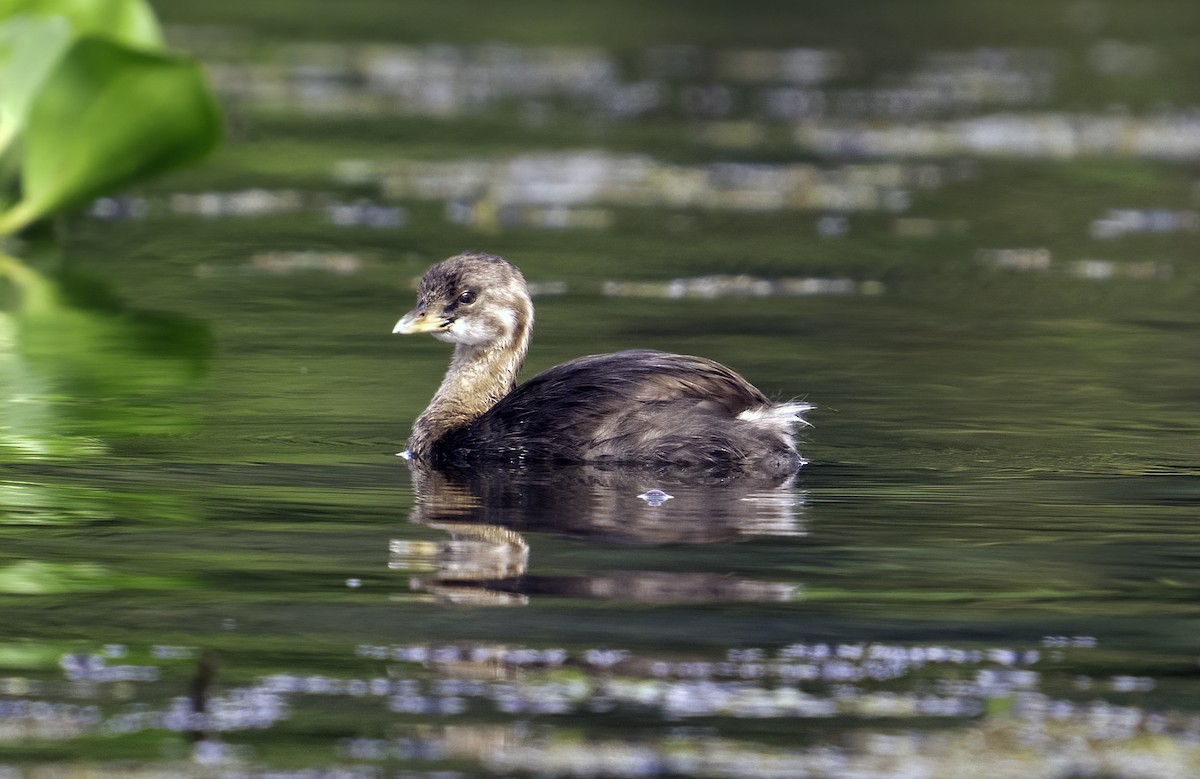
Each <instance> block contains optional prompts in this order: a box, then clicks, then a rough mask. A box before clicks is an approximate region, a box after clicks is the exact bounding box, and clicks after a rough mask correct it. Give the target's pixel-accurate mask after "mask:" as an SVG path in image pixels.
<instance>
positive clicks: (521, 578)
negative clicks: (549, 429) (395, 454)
mask: <svg viewBox="0 0 1200 779" xmlns="http://www.w3.org/2000/svg"><path fill="white" fill-rule="evenodd" d="M410 467H411V468H412V470H413V484H414V489H415V491H416V501H417V502H416V506H415V508H414V510H413V513H412V515H411V516H410V517H409V519H410V521H412V522H414V523H418V524H421V525H425V526H427V527H431V528H436V529H438V530H441V531H444V532H446V533H448V534H449V536H450V537H449V539H447V540H444V541H441V542H430V541H409V540H405V539H402V538H400V539H393V540H392V542H391V547H390V548H391V552H392V561H391V563H390V565H389V567H391V568H393V569H397V570H408V571H422V570H426V571H431V573H430V574H426V575H421V576H417V577H414V578H413V579H412V580H411V585H410V586H411V587H412V588H413V589H414V590H418V591H422V592H427V593H429V594H430V595H432V596H433V597H434V598H435V599H436V600H439V601H443V602H449V603H460V604H461V603H470V604H472V605H488V604H493V605H525V604H526V603H528V599H529V597H531V596H534V597H555V596H557V597H566V598H602V599H612V600H617V601H620V602H624V603H641V602H647V603H667V602H689V601H690V602H701V603H710V602H722V601H755V600H766V601H772V600H777V601H786V600H790V599H791V598H793V597H797V591H798V589H799V588H798V586H796V585H794V584H789V583H784V582H761V581H750V580H746V579H742V578H738V577H733V576H729V575H728V574H724V573H720V574H717V573H709V572H682V571H671V572H668V571H603V572H582V575H579V574H576V575H570V576H562V575H559V576H546V575H528V561H529V556H530V546H529V544H528V543H527V542H526V540H525V539H524V537H523V536H522V535H521V532H522V531H532V532H538V531H541V532H547V531H548V532H553V533H556V534H566V535H570V536H575V537H582V538H594V539H602V540H603V541H604V543H606V544H613V543H629V544H717V543H728V542H731V541H737V540H740V539H745V538H752V537H757V536H799V535H803V534H804V532H805V531H804V530H803V525H802V512H803V501H804V498H803V493H802V492H801V491H799V490H798V489H797V488H796V487H795V486H794V484H793V478H792V477H789V478H780V479H770V480H768V479H763V478H753V477H746V476H744V475H739V476H731V475H728V474H719V473H714V474H707V475H706V474H695V473H687V472H674V473H671V472H655V471H650V470H636V469H620V468H601V467H596V466H576V467H569V466H563V467H556V468H553V469H551V470H545V469H541V468H538V469H533V468H486V469H478V470H466V469H464V470H462V471H457V472H450V471H442V470H432V469H426V468H423V467H419V466H416V465H415V464H412V463H410ZM663 488H666V489H665V490H664V489H663ZM668 490H669V493H668V492H667V491H668ZM649 491H658V492H661V493H663V494H664V495H665V494H669V495H670V499H669V500H667V499H665V498H664V499H659V500H646V499H645V498H644V497H643V496H644V495H646V493H647V492H649ZM535 552H536V550H535Z"/></svg>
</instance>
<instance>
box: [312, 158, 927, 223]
mask: <svg viewBox="0 0 1200 779" xmlns="http://www.w3.org/2000/svg"><path fill="white" fill-rule="evenodd" d="M334 179H335V180H336V181H339V182H342V183H344V184H347V185H349V184H351V183H358V184H361V183H362V182H363V181H364V180H367V181H374V182H378V185H379V187H380V189H381V191H382V192H383V193H384V194H385V195H386V196H388V197H392V198H398V199H400V198H415V199H417V200H440V201H446V202H455V203H476V202H479V203H484V202H486V203H489V204H490V207H493V208H497V209H498V208H503V207H505V206H529V205H541V206H547V207H555V208H566V207H577V206H583V205H607V206H624V207H635V208H647V207H663V208H696V209H704V210H734V211H779V210H836V211H874V210H880V209H886V210H892V211H895V210H904V208H906V207H907V199H906V197H905V195H904V193H905V192H906V191H908V190H911V189H919V190H932V189H937V188H940V187H942V186H943V185H944V183H945V182H946V180H947V174H946V172H944V171H943V169H942V168H941V167H940V166H938V165H934V164H930V163H919V164H914V163H893V162H889V163H860V164H854V165H840V166H826V165H816V164H812V163H792V164H768V163H742V162H720V163H712V164H706V165H684V164H674V163H666V162H662V161H659V160H656V159H654V158H652V157H649V156H646V155H642V154H616V153H612V152H607V151H575V152H540V153H526V154H518V155H515V156H512V157H507V158H497V159H457V160H395V161H392V162H379V163H373V164H372V163H367V162H365V161H363V160H347V161H344V162H342V163H339V165H338V166H337V168H335V170H334ZM534 213H538V212H534ZM551 213H557V212H551ZM561 213H565V214H567V215H569V214H570V213H571V212H570V211H565V212H561Z"/></svg>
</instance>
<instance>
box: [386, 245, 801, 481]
mask: <svg viewBox="0 0 1200 779" xmlns="http://www.w3.org/2000/svg"><path fill="white" fill-rule="evenodd" d="M532 329H533V303H532V302H531V301H530V299H529V290H528V288H527V287H526V285H525V279H524V277H523V276H522V275H521V272H520V271H519V270H517V268H516V267H515V266H513V265H511V264H510V263H509V262H508V261H506V260H504V259H502V258H500V257H496V256H493V255H490V254H474V253H472V254H461V255H458V256H457V257H451V258H450V259H447V260H444V261H442V262H440V263H438V264H437V265H434V266H433V267H431V268H430V269H429V270H428V271H426V272H425V275H424V276H423V277H422V278H421V283H420V285H419V286H418V289H417V307H416V308H414V309H413V310H412V311H410V312H408V313H407V314H405V315H404V317H403V318H401V319H400V321H399V322H397V323H396V326H395V328H393V330H392V332H393V333H402V334H409V333H430V334H432V335H433V337H434V338H437V339H438V340H440V341H445V342H447V343H452V344H455V347H454V356H453V358H452V359H451V361H450V368H449V370H447V372H446V376H445V378H444V379H443V380H442V384H441V386H440V387H439V388H438V390H437V392H436V393H435V394H434V396H433V400H431V401H430V403H429V407H428V408H426V409H425V411H424V412H423V413H422V414H421V416H420V417H418V418H417V421H416V423H415V424H414V425H413V429H412V436H411V437H410V438H409V440H408V456H409V457H410V458H412V459H413V460H415V461H417V462H420V463H428V464H432V465H435V466H436V465H438V464H454V463H457V464H462V463H470V462H481V461H489V460H490V461H507V462H514V461H526V460H540V461H560V462H588V463H614V464H615V463H628V464H639V465H655V466H681V467H693V466H701V467H710V468H712V467H716V468H729V469H735V470H743V471H747V472H760V473H761V472H767V473H791V472H793V471H795V470H796V469H797V468H799V467H800V465H801V464H803V462H804V461H803V460H802V459H801V458H800V456H799V455H798V454H797V453H796V447H795V444H794V443H793V440H792V438H793V435H794V432H795V429H796V427H797V426H798V425H806V424H807V423H806V422H805V421H804V419H803V414H804V412H806V411H808V410H809V409H811V408H812V406H810V405H809V404H808V403H801V402H791V403H772V402H771V400H770V399H769V398H767V396H766V395H764V394H763V393H762V392H760V391H759V390H758V389H757V388H755V387H754V385H752V384H750V383H749V382H748V381H746V380H745V379H743V378H742V377H741V376H739V375H738V374H736V373H734V372H733V371H731V370H730V369H728V368H726V367H725V366H723V365H720V364H718V363H715V362H713V361H712V360H706V359H704V358H701V357H689V356H685V355H680V354H668V353H665V352H657V351H651V350H648V349H635V350H630V351H624V352H617V353H615V354H602V355H593V356H590V357H580V358H578V359H575V360H571V361H570V362H566V363H563V364H562V365H558V366H556V367H554V368H551V369H549V370H547V371H545V372H543V373H539V374H538V375H537V376H534V377H533V378H532V379H530V380H529V381H527V382H525V383H524V384H522V385H520V386H517V384H516V381H515V378H516V375H517V371H518V370H520V368H521V364H522V363H523V362H524V360H525V353H526V351H527V350H528V348H529V338H530V334H531V332H532Z"/></svg>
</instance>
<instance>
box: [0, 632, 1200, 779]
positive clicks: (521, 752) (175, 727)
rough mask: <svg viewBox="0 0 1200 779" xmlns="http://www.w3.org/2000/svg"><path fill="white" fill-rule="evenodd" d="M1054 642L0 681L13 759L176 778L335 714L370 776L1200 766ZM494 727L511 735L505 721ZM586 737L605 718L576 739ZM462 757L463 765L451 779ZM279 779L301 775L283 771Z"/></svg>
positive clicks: (530, 654)
mask: <svg viewBox="0 0 1200 779" xmlns="http://www.w3.org/2000/svg"><path fill="white" fill-rule="evenodd" d="M1044 644H1045V645H1044V647H1043V649H1044V650H1045V651H1042V650H1039V649H1034V648H1022V647H991V648H971V647H956V646H952V645H946V644H903V643H884V642H863V643H824V642H797V643H793V644H788V645H785V646H782V647H779V648H776V649H773V650H768V649H763V648H754V647H746V648H731V649H729V650H727V651H726V652H725V653H724V654H723V655H717V656H711V655H710V656H704V655H691V656H689V655H679V654H675V655H672V654H665V653H662V652H653V653H646V654H643V653H640V652H637V651H633V650H629V649H621V648H613V647H591V648H586V647H580V648H567V647H544V648H539V647H531V646H521V645H509V644H491V643H486V642H481V643H463V644H457V643H446V644H399V645H379V644H361V645H359V646H357V647H356V648H355V649H354V650H353V654H354V659H355V661H356V663H357V664H358V666H359V667H362V666H363V664H366V666H367V668H370V669H372V670H369V671H368V672H367V673H366V674H360V675H347V676H335V675H329V674H326V673H312V672H304V671H296V672H289V671H286V670H280V671H276V672H272V673H267V674H263V675H259V676H257V677H254V678H252V679H249V680H247V681H246V682H244V683H239V684H233V685H224V686H216V687H214V688H213V689H211V690H207V689H206V690H205V691H204V697H203V698H202V699H201V698H197V697H196V696H197V693H196V692H193V693H192V694H191V695H183V694H172V693H170V692H169V687H164V684H163V683H164V681H170V680H172V679H174V680H176V681H178V682H180V683H182V682H183V678H181V672H186V669H187V667H189V666H191V665H193V664H196V663H197V662H199V669H200V670H199V672H198V676H197V679H210V680H211V679H212V678H215V674H216V673H217V670H216V667H215V665H214V661H212V660H211V657H210V656H209V655H207V654H205V653H201V652H199V651H198V650H196V649H195V648H192V647H178V646H163V647H157V646H156V647H151V648H150V650H149V651H140V652H138V653H137V654H138V655H139V656H143V657H146V658H147V659H148V661H149V662H148V663H146V664H142V665H138V664H127V665H111V664H110V661H111V660H112V659H114V658H124V657H125V656H126V655H127V653H128V651H127V649H126V648H125V647H122V646H109V647H105V648H104V649H102V650H99V651H93V652H74V653H69V654H66V655H63V656H62V658H61V661H60V663H59V665H60V668H61V669H62V673H63V678H62V679H61V680H55V679H53V678H44V679H41V678H28V677H22V676H8V677H3V678H0V692H3V694H4V695H5V696H6V697H5V699H4V701H3V702H2V703H0V744H9V745H34V744H39V743H45V742H53V741H68V740H74V739H83V738H101V739H113V738H117V737H127V736H130V735H133V734H136V733H143V732H154V731H160V732H162V733H164V734H171V733H175V734H179V735H181V736H182V735H185V734H190V735H191V737H192V740H193V746H192V752H193V764H192V765H193V766H195V768H191V769H189V768H188V767H187V766H186V764H181V763H178V762H172V763H171V765H172V766H173V767H174V769H175V771H176V773H180V774H181V775H188V776H190V775H193V774H194V773H195V772H197V771H199V770H200V767H201V766H204V765H209V764H213V763H216V764H224V765H229V766H234V765H236V766H237V768H238V770H239V772H242V773H243V774H244V775H258V773H262V772H265V771H267V770H269V769H270V767H271V763H270V762H260V761H261V760H262V759H263V756H262V755H260V754H259V745H262V746H266V745H267V744H268V743H269V742H263V741H262V740H261V739H258V738H256V737H255V736H254V733H255V732H267V731H271V730H273V729H277V728H280V727H285V726H286V725H285V723H287V722H289V721H291V720H300V719H303V720H304V721H305V722H307V723H309V727H312V726H313V724H314V723H315V722H319V721H321V719H322V718H323V717H325V716H331V715H329V714H327V712H333V711H336V712H340V713H339V714H337V715H335V716H339V717H340V716H344V715H345V712H348V711H359V712H360V716H362V717H364V718H365V719H366V720H369V721H371V722H377V721H379V719H380V717H383V718H385V720H386V721H387V722H388V727H387V729H388V732H389V735H388V736H386V737H379V736H368V735H341V736H334V735H332V733H342V732H343V731H342V730H341V729H340V728H335V729H333V730H332V731H326V730H324V729H322V730H315V731H313V732H314V733H325V732H330V733H331V735H329V736H326V737H325V738H324V740H321V739H320V738H319V737H318V738H317V739H316V740H314V741H313V742H312V743H310V744H309V747H310V749H312V750H314V752H315V755H320V754H323V755H324V756H325V757H324V759H325V761H326V762H325V766H326V769H328V770H336V771H337V772H338V775H339V776H358V775H362V776H377V775H378V774H375V773H369V772H368V773H362V772H363V771H365V770H366V768H367V767H368V766H370V765H378V764H390V763H392V762H393V761H404V762H405V764H406V767H412V768H418V769H424V770H427V771H435V770H436V771H437V775H438V776H446V775H455V776H467V775H475V774H474V773H459V772H458V771H462V770H464V769H463V761H466V762H467V763H468V764H472V765H475V766H478V768H479V770H484V771H489V772H505V773H508V772H519V773H527V772H531V773H536V774H538V775H540V776H548V777H558V776H562V777H575V776H616V777H654V776H719V777H734V778H736V779H740V778H741V777H747V778H752V779H758V778H759V777H770V778H774V777H781V778H782V777H792V776H832V775H837V776H845V775H850V774H853V775H863V776H885V775H886V776H922V777H934V778H935V779H936V778H937V777H947V778H949V777H955V776H961V775H962V772H963V771H965V770H966V768H967V766H972V769H971V775H972V776H983V777H995V778H996V779H1003V778H1006V777H1011V776H1014V775H1020V776H1035V777H1047V778H1049V777H1061V776H1069V775H1082V774H1083V773H1087V772H1092V773H1095V772H1096V771H1102V772H1103V773H1104V775H1105V776H1112V777H1117V778H1124V777H1139V778H1140V777H1152V778H1156V777H1164V779H1165V778H1167V777H1170V778H1171V779H1174V778H1175V777H1178V776H1188V775H1193V774H1194V773H1195V771H1196V769H1197V768H1198V767H1200V717H1197V715H1196V714H1195V713H1194V712H1193V713H1186V712H1179V711H1170V710H1148V709H1145V708H1143V707H1142V706H1140V705H1139V704H1138V703H1137V702H1136V701H1137V699H1136V697H1132V698H1128V696H1136V694H1137V693H1138V692H1139V691H1144V690H1145V689H1148V687H1147V685H1148V684H1151V683H1152V682H1153V680H1152V679H1149V678H1148V677H1125V676H1116V677H1112V678H1110V679H1108V680H1107V681H1104V680H1096V681H1097V684H1096V685H1095V687H1094V688H1091V687H1089V690H1090V691H1091V692H1093V693H1096V694H1100V695H1104V696H1113V695H1115V696H1126V697H1127V698H1128V700H1127V701H1125V702H1120V703H1114V702H1111V701H1109V700H1107V699H1106V698H1090V699H1089V698H1087V697H1083V696H1081V694H1079V693H1078V692H1077V693H1075V694H1073V695H1072V696H1071V697H1069V698H1066V697H1060V696H1057V695H1055V694H1053V693H1050V692H1047V691H1046V689H1044V688H1047V687H1058V686H1061V684H1060V680H1059V677H1060V676H1061V671H1059V670H1058V668H1059V663H1061V660H1062V655H1063V653H1064V652H1071V653H1087V652H1093V651H1095V649H1096V648H1097V647H1096V643H1095V639H1093V638H1091V637H1062V636H1060V637H1047V641H1046V642H1044ZM1051 655H1052V656H1051ZM197 658H200V660H199V661H197ZM206 658H207V659H206ZM206 669H207V670H206ZM195 684H196V682H195V681H194V682H193V685H195ZM118 690H119V691H120V694H112V693H115V692H117V691H118ZM335 702H336V703H335ZM496 715H502V716H504V717H506V718H511V717H514V716H515V717H518V718H519V719H518V720H516V721H509V722H506V723H505V724H495V716H496ZM581 716H585V717H586V719H585V720H581V719H580V717H581ZM530 718H536V719H530ZM730 719H734V720H736V719H745V720H753V721H756V722H765V721H767V720H772V721H775V722H777V723H779V724H777V725H775V726H773V727H772V732H775V733H777V734H778V738H772V739H770V740H767V741H762V742H760V741H758V740H747V739H738V738H736V737H735V736H733V735H732V733H735V732H737V731H736V729H733V728H729V729H723V730H722V731H718V730H717V729H716V728H714V727H711V725H712V724H714V723H718V722H722V721H727V720H730ZM609 720H611V721H613V722H614V723H616V722H621V723H624V724H623V725H622V726H621V729H622V731H623V732H624V735H623V736H622V737H620V738H618V737H616V736H614V735H612V731H611V730H608V729H606V728H605V727H604V726H603V724H602V723H604V722H607V721H609ZM813 721H830V722H838V723H840V724H841V726H842V727H845V726H846V723H847V722H853V723H857V724H855V725H854V728H853V730H851V731H850V733H849V734H848V735H847V736H846V737H845V738H839V739H837V740H836V741H830V742H827V741H826V740H825V739H823V738H821V737H820V736H819V733H818V732H817V731H814V730H812V729H811V728H810V727H807V726H805V725H803V724H802V723H805V722H813ZM580 722H589V723H592V725H591V727H590V728H589V729H588V730H586V731H584V733H583V737H582V738H580V737H579V735H578V734H576V731H577V729H578V728H579V727H580V725H579V723H580ZM690 722H696V723H703V724H702V725H701V726H697V727H692V726H689V724H688V723H690ZM566 723H572V724H571V725H570V726H569V728H568V726H567V724H566ZM636 723H640V724H636ZM654 723H657V725H655V724H654ZM342 761H351V762H350V763H349V764H343V763H342ZM451 762H454V763H457V764H458V766H459V768H458V771H450V772H447V771H445V770H444V769H446V768H448V767H449V765H448V764H449V763H451ZM364 763H366V764H367V766H364V765H363V764H364ZM100 765H105V766H107V764H100ZM146 765H147V766H152V765H157V764H156V763H154V762H153V761H151V762H149V763H147V764H146ZM162 765H164V766H165V765H166V763H163V764H162ZM317 765H320V763H315V764H314V763H310V764H309V767H310V771H311V770H312V769H313V768H315V767H316V766H317ZM6 768H8V769H9V773H11V774H12V775H22V774H20V773H19V770H18V769H16V768H15V767H11V766H9V767H6ZM439 769H441V770H439ZM356 772H357V773H356ZM271 775H272V776H288V775H289V774H288V773H287V772H286V770H283V769H282V768H277V769H276V770H273V771H271ZM406 775H407V774H406ZM418 775H424V774H418Z"/></svg>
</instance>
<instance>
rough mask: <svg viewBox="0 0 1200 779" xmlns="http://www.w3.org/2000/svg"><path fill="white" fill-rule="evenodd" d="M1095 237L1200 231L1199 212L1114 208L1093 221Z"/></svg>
mask: <svg viewBox="0 0 1200 779" xmlns="http://www.w3.org/2000/svg"><path fill="white" fill-rule="evenodd" d="M1090 232H1091V235H1092V237H1093V238H1099V239H1102V240H1111V239H1113V238H1120V237H1122V236H1125V235H1132V234H1137V233H1155V234H1159V235H1170V234H1173V233H1196V232H1200V213H1198V212H1196V211H1169V210H1166V209H1136V208H1113V209H1109V210H1108V211H1107V212H1106V213H1105V214H1104V216H1103V217H1101V218H1100V219H1096V220H1094V221H1093V222H1092V225H1091V229H1090Z"/></svg>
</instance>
